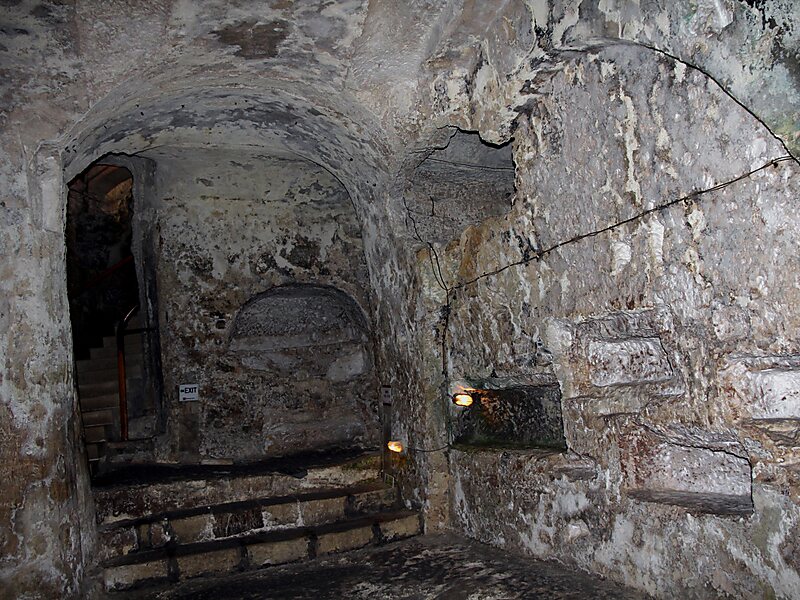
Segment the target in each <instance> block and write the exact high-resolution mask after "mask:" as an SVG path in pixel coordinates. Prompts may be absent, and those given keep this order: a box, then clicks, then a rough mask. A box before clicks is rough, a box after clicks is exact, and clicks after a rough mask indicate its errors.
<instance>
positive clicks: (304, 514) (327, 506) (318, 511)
mask: <svg viewBox="0 0 800 600" xmlns="http://www.w3.org/2000/svg"><path fill="white" fill-rule="evenodd" d="M344 507H345V498H344V497H343V496H339V497H337V498H322V499H319V500H308V501H306V502H300V504H299V510H300V516H301V518H302V520H303V521H302V522H303V523H304V524H305V525H320V524H322V523H330V522H333V521H341V520H342V519H343V518H344Z"/></svg>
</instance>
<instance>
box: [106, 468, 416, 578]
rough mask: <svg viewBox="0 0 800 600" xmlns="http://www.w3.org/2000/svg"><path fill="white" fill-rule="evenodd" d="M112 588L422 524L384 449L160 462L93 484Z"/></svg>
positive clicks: (376, 540) (263, 562)
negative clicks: (251, 460) (236, 461)
mask: <svg viewBox="0 0 800 600" xmlns="http://www.w3.org/2000/svg"><path fill="white" fill-rule="evenodd" d="M93 494H94V499H95V507H96V514H97V522H98V526H99V536H100V550H99V553H100V559H101V561H102V567H103V578H104V583H105V586H106V589H107V590H109V591H116V590H124V589H130V588H133V587H140V586H146V585H151V584H157V583H168V582H176V581H179V580H185V579H189V578H192V577H197V576H201V575H217V574H226V573H231V572H235V571H244V570H247V569H255V568H261V567H264V566H267V565H276V564H282V563H288V562H293V561H300V560H307V559H313V558H315V557H317V556H322V555H325V554H330V553H334V552H342V551H346V550H354V549H356V548H361V547H364V546H367V545H370V544H381V543H386V542H390V541H393V540H397V539H401V538H406V537H411V536H414V535H417V534H418V533H420V530H421V523H420V516H419V514H418V513H417V512H414V511H409V510H404V509H402V507H401V506H400V504H399V499H398V496H397V491H396V489H394V488H392V487H389V486H387V485H385V484H384V483H383V481H382V480H381V479H380V456H379V455H378V454H355V455H354V454H352V453H351V454H349V455H330V456H326V455H318V456H312V457H306V458H294V459H292V458H289V459H276V460H272V461H268V462H265V463H260V464H255V465H252V464H251V465H230V466H208V465H198V466H185V467H172V466H166V465H151V466H147V467H145V466H139V467H131V468H130V469H128V470H127V471H119V472H116V473H109V474H108V475H106V476H104V477H103V478H99V479H98V480H96V482H95V487H94V490H93Z"/></svg>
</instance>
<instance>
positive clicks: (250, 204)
mask: <svg viewBox="0 0 800 600" xmlns="http://www.w3.org/2000/svg"><path fill="white" fill-rule="evenodd" d="M161 164H162V171H161V174H160V175H159V181H158V183H157V190H156V193H157V194H158V196H159V197H160V198H161V199H160V202H159V204H158V208H157V210H156V212H157V217H156V218H157V220H158V230H159V238H160V240H159V250H158V253H159V262H158V267H157V272H158V278H159V280H158V305H159V309H160V318H159V321H160V335H161V345H162V348H163V351H162V364H163V376H164V387H165V391H166V399H165V405H166V406H167V412H168V418H167V423H166V435H167V437H168V439H169V441H170V443H169V445H168V447H167V448H164V449H163V452H165V453H166V454H167V455H168V456H170V457H171V458H173V459H174V458H175V457H176V456H178V457H181V458H182V460H185V461H186V460H189V461H192V460H195V461H196V460H202V459H207V458H213V459H230V460H247V459H257V458H263V457H265V456H285V455H288V454H293V453H298V452H304V451H312V450H322V449H326V448H331V447H337V446H338V447H356V446H362V447H369V446H373V445H375V444H376V443H377V442H376V441H375V435H376V434H377V431H378V426H377V423H376V420H375V419H376V414H377V409H376V406H375V402H376V399H377V384H376V382H375V375H374V372H373V371H372V362H373V361H372V342H371V336H370V326H369V323H368V321H367V319H366V317H365V314H366V312H367V311H368V309H369V298H368V296H367V294H366V290H367V283H366V282H367V268H366V264H365V258H364V250H363V246H362V242H361V233H360V227H359V224H358V220H357V218H356V215H355V213H354V212H353V206H352V203H351V201H350V197H349V196H348V194H347V191H346V190H345V189H344V188H342V186H341V184H340V183H339V182H337V181H336V180H335V179H334V178H333V177H331V176H330V175H329V174H328V173H327V172H326V171H324V170H322V169H320V168H319V167H317V166H316V165H312V164H310V163H306V162H302V161H288V160H276V159H270V158H265V157H259V156H249V155H242V154H226V155H224V156H223V155H219V154H218V153H210V154H209V153H199V154H198V155H196V156H195V157H194V158H193V159H192V160H187V161H181V162H172V161H171V160H167V161H162V163H161ZM182 383H197V384H199V386H200V394H201V401H200V402H198V403H180V402H179V401H178V398H177V395H178V386H179V385H180V384H182Z"/></svg>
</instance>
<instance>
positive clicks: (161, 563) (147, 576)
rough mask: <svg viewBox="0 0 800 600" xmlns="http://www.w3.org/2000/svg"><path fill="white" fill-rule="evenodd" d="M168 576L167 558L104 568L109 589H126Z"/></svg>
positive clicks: (104, 577) (104, 575) (106, 584)
mask: <svg viewBox="0 0 800 600" xmlns="http://www.w3.org/2000/svg"><path fill="white" fill-rule="evenodd" d="M167 576H168V566H167V561H166V559H161V560H154V561H149V562H144V563H140V564H134V565H119V566H116V567H106V568H105V569H104V570H103V579H104V582H105V586H106V589H107V590H124V589H127V588H130V587H133V586H134V585H137V584H139V583H142V582H145V581H154V580H161V579H166V578H167Z"/></svg>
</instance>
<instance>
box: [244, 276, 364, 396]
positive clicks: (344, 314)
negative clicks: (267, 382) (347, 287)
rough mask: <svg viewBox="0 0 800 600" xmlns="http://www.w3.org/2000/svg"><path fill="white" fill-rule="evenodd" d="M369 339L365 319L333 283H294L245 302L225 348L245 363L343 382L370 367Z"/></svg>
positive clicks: (307, 376) (246, 366) (355, 304)
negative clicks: (323, 284) (227, 346)
mask: <svg viewBox="0 0 800 600" xmlns="http://www.w3.org/2000/svg"><path fill="white" fill-rule="evenodd" d="M368 340H369V333H368V326H367V321H366V318H365V317H364V314H363V312H362V311H361V308H360V307H359V306H358V304H357V303H356V302H355V300H353V298H351V297H350V296H349V295H347V294H346V293H345V292H343V291H341V290H339V289H336V288H333V287H328V286H320V285H300V284H297V285H286V286H280V287H275V288H273V289H271V290H268V291H267V292H264V293H263V294H259V295H257V296H255V297H254V298H251V299H250V300H249V301H248V302H247V303H245V305H244V306H243V307H242V308H241V310H240V311H239V313H238V315H237V316H236V321H235V323H234V326H233V333H232V336H231V340H230V346H229V352H230V353H231V354H233V355H234V356H235V358H236V359H238V361H239V362H240V364H241V365H242V366H243V367H245V368H250V369H255V370H258V371H273V372H277V373H281V374H284V375H291V376H292V377H294V378H323V379H327V380H330V381H333V382H344V381H351V380H353V379H356V378H358V377H359V376H361V375H363V374H365V373H367V372H368V371H369V369H370V366H371V365H370V359H369V352H368V345H367V344H368Z"/></svg>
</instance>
